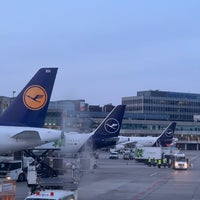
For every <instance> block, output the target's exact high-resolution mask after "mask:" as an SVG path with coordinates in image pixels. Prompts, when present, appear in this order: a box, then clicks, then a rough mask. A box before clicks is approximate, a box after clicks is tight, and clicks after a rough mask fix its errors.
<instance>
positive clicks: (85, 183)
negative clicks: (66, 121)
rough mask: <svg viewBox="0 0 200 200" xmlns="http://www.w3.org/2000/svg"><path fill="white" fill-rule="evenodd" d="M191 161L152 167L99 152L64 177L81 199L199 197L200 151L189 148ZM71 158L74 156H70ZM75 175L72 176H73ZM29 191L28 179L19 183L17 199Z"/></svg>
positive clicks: (166, 199)
mask: <svg viewBox="0 0 200 200" xmlns="http://www.w3.org/2000/svg"><path fill="white" fill-rule="evenodd" d="M185 153H186V155H187V156H188V157H189V159H190V161H191V163H192V165H191V167H190V168H189V169H188V170H174V169H171V168H164V167H161V168H158V167H149V166H147V165H145V164H143V163H139V162H136V161H135V160H123V159H122V155H120V158H119V159H117V160H111V159H109V153H108V152H100V153H99V159H97V160H95V168H90V169H88V170H80V168H76V171H74V173H73V172H72V171H68V173H67V175H65V176H63V177H62V178H64V179H65V181H66V185H67V183H69V182H71V183H72V182H74V183H75V184H76V186H77V187H76V188H73V189H77V194H78V200H94V199H95V200H145V199H146V200H160V199H162V200H169V199H171V200H173V199H181V200H197V199H198V200H199V199H200V151H186V152H185ZM70 162H71V160H70ZM72 176H73V179H72ZM28 193H29V188H28V187H27V185H26V183H17V187H16V197H15V199H16V200H22V199H24V198H25V197H26V196H27V195H28Z"/></svg>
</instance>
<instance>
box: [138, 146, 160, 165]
mask: <svg viewBox="0 0 200 200" xmlns="http://www.w3.org/2000/svg"><path fill="white" fill-rule="evenodd" d="M162 153H163V150H162V147H143V146H139V147H136V148H135V151H134V158H135V160H136V161H139V162H144V163H145V162H146V161H147V160H148V159H149V158H150V159H156V160H158V159H161V158H162Z"/></svg>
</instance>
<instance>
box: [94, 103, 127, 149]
mask: <svg viewBox="0 0 200 200" xmlns="http://www.w3.org/2000/svg"><path fill="white" fill-rule="evenodd" d="M125 108H126V106H125V105H118V106H116V107H115V108H113V110H112V111H111V112H110V114H108V116H107V117H106V118H105V119H104V120H103V122H102V123H101V124H100V125H99V126H98V127H97V129H96V130H95V131H94V134H93V135H92V141H93V148H95V149H97V148H102V147H106V146H112V145H115V144H116V142H117V137H118V136H119V132H120V128H121V124H122V120H123V117H124V112H125Z"/></svg>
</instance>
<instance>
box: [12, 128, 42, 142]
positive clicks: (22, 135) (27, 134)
mask: <svg viewBox="0 0 200 200" xmlns="http://www.w3.org/2000/svg"><path fill="white" fill-rule="evenodd" d="M12 138H14V139H17V140H41V138H40V135H39V132H38V131H32V130H26V131H22V132H19V133H17V134H15V135H13V136H12Z"/></svg>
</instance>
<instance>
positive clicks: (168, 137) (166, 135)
mask: <svg viewBox="0 0 200 200" xmlns="http://www.w3.org/2000/svg"><path fill="white" fill-rule="evenodd" d="M175 128H176V122H171V123H170V124H169V125H168V126H167V127H166V128H165V130H164V131H163V132H162V133H161V135H160V136H159V137H158V139H157V141H156V142H155V143H154V145H153V146H158V145H160V146H162V147H166V146H168V145H170V144H171V143H172V142H173V137H174V132H175Z"/></svg>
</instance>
